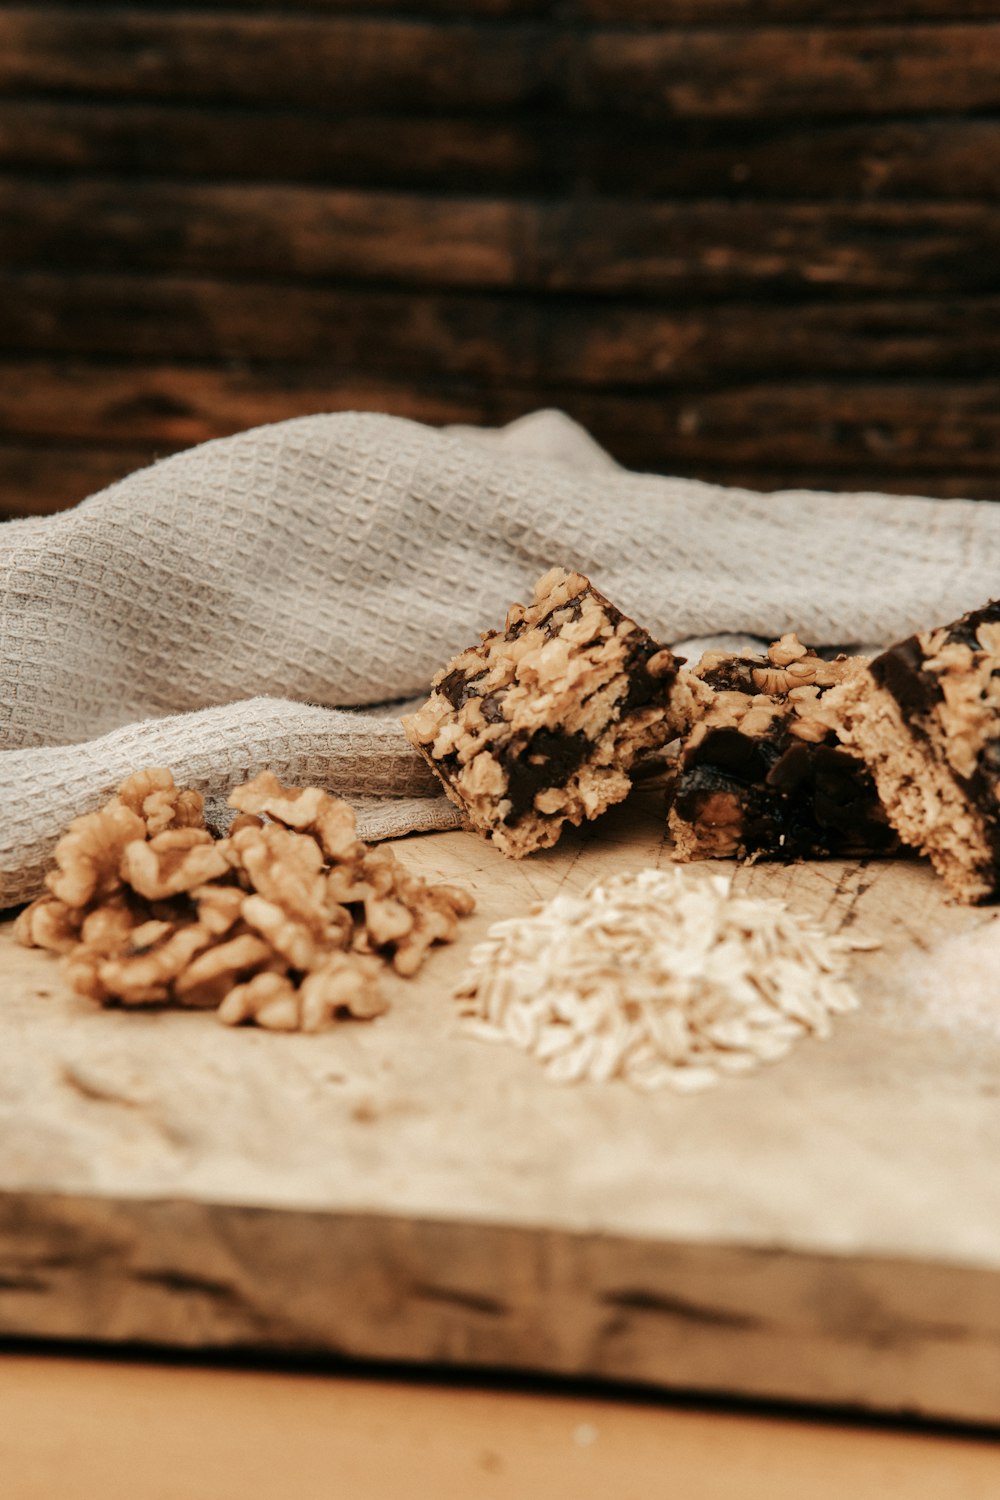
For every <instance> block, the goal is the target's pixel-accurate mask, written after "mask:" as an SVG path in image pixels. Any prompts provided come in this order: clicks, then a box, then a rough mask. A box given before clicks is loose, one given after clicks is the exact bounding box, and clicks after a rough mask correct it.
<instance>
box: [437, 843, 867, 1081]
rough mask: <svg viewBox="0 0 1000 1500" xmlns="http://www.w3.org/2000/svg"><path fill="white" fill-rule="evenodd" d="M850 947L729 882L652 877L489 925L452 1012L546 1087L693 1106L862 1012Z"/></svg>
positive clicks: (660, 873)
mask: <svg viewBox="0 0 1000 1500" xmlns="http://www.w3.org/2000/svg"><path fill="white" fill-rule="evenodd" d="M859 946H862V945H861V944H859V943H856V942H851V941H850V940H848V939H846V938H843V937H834V936H831V935H829V934H827V933H825V932H824V931H823V930H822V929H821V928H819V927H817V926H815V925H814V924H812V923H810V922H808V921H805V920H803V919H802V918H801V917H797V916H796V915H794V913H792V912H790V911H789V910H788V909H787V907H786V906H785V903H784V902H783V901H777V900H757V899H751V898H749V897H745V896H734V895H733V893H732V890H731V882H730V880H729V878H728V877H727V876H719V875H713V876H710V877H708V878H706V877H704V876H701V877H699V876H697V875H694V874H692V873H690V872H688V871H685V870H682V869H680V868H679V867H677V866H674V867H672V868H671V869H669V870H653V869H649V870H641V871H639V872H638V873H635V874H627V875H620V876H616V877H615V878H613V879H610V880H607V881H601V882H598V883H596V884H594V885H592V886H591V887H590V888H589V890H587V891H586V892H584V894H583V895H570V894H568V893H561V894H559V895H557V896H556V897H554V898H553V899H552V900H551V901H548V902H546V903H545V904H544V905H539V906H536V907H535V908H533V910H532V912H531V914H530V915H529V916H526V917H515V918H512V919H510V920H508V921H504V922H497V923H495V924H494V925H493V926H492V927H491V928H490V930H489V932H488V934H487V937H486V940H485V941H484V942H482V943H480V944H478V945H477V947H476V948H474V949H473V951H472V954H471V955H470V960H469V966H468V969H467V971H466V973H465V975H464V977H463V980H462V982H461V984H460V986H459V988H458V991H457V996H458V998H459V999H460V1000H461V1001H462V1011H463V1015H464V1017H465V1025H464V1029H465V1031H466V1032H467V1034H471V1035H473V1036H476V1037H479V1038H481V1039H484V1040H488V1041H506V1042H513V1043H514V1045H515V1046H518V1047H520V1048H521V1049H522V1050H523V1051H525V1052H528V1053H530V1054H531V1055H532V1056H534V1057H536V1058H537V1059H538V1060H539V1062H541V1063H542V1064H543V1066H544V1068H545V1071H546V1073H547V1074H548V1076H549V1078H551V1079H553V1080H555V1081H558V1082H561V1083H569V1082H576V1081H578V1080H584V1079H589V1080H590V1081H592V1082H598V1083H603V1082H606V1081H607V1080H609V1079H612V1078H623V1079H624V1080H625V1081H626V1082H628V1083H630V1084H632V1085H633V1086H634V1087H636V1088H639V1089H656V1088H660V1087H664V1086H665V1087H668V1088H674V1089H677V1090H680V1091H682V1092H693V1091H694V1090H697V1089H703V1088H708V1087H711V1086H712V1085H713V1084H715V1083H717V1082H718V1080H719V1078H720V1077H721V1076H722V1075H724V1074H728V1073H748V1072H750V1071H752V1070H753V1069H754V1068H756V1067H757V1066H758V1064H760V1063H762V1062H773V1061H775V1060H776V1059H777V1058H780V1057H784V1056H785V1054H786V1053H787V1052H789V1051H790V1050H791V1048H792V1046H793V1044H794V1043H795V1042H796V1041H798V1040H799V1038H801V1037H804V1036H808V1035H813V1036H817V1037H826V1036H829V1034H830V1030H831V1019H830V1018H831V1016H833V1015H837V1014H840V1013H842V1012H845V1011H850V1010H855V1009H856V1008H857V1004H858V1002H857V998H856V996H855V995H854V992H853V991H852V990H851V988H850V986H849V985H848V984H847V983H846V979H845V975H846V972H847V965H848V955H849V953H850V951H851V950H852V949H853V948H856V947H859Z"/></svg>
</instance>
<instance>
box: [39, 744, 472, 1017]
mask: <svg viewBox="0 0 1000 1500" xmlns="http://www.w3.org/2000/svg"><path fill="white" fill-rule="evenodd" d="M229 805H230V806H231V807H234V808H236V809H237V810H238V812H239V816H238V817H237V818H236V819H235V821H234V822H233V824H232V827H231V828H230V830H229V834H228V836H227V837H225V838H216V837H214V836H213V834H212V832H211V831H210V830H209V829H208V828H206V827H205V823H204V818H203V806H202V798H201V796H200V794H199V793H198V792H194V791H190V790H185V789H181V788H178V787H176V786H175V785H174V781H173V777H172V776H171V774H170V772H169V771H166V770H162V769H151V770H146V771H139V772H137V773H136V774H135V775H133V776H130V777H129V778H128V780H127V781H124V782H123V783H122V785H121V786H120V787H119V789H118V793H117V795H116V796H115V797H113V798H112V799H111V801H110V802H108V803H107V805H106V806H105V807H103V808H101V809H100V810H99V811H98V812H93V813H87V814H85V815H84V816H82V817H79V818H75V819H74V820H73V822H72V823H71V824H70V825H69V828H68V829H67V831H66V833H65V834H64V835H63V837H62V838H61V839H60V841H59V843H58V844H57V846H56V850H55V864H56V868H55V869H54V870H53V871H52V873H51V874H50V875H49V876H48V879H47V884H48V888H49V894H47V895H45V896H41V897H40V898H39V899H38V900H37V901H35V902H33V904H32V905H31V906H29V907H26V908H25V910H24V911H23V912H22V913H21V915H20V916H19V917H18V919H17V923H16V925H15V935H16V937H17V938H18V940H19V941H20V942H22V943H24V944H26V945H27V946H30V947H39V948H48V949H51V950H53V951H54V952H57V953H62V954H64V955H65V970H66V974H67V977H68V979H69V982H70V984H71V985H72V986H73V988H74V989H75V990H76V991H77V992H78V993H80V994H82V995H86V996H88V997H90V998H91V999H93V1000H97V1001H100V1002H102V1003H104V1004H121V1005H125V1006H142V1005H165V1004H175V1005H182V1006H194V1007H199V1008H202V1009H214V1010H216V1011H217V1013H218V1016H219V1019H220V1020H222V1021H225V1022H228V1023H229V1024H233V1025H235V1024H236V1023H238V1022H240V1021H255V1022H256V1023H257V1024H258V1025H260V1026H266V1027H268V1028H270V1029H271V1030H275V1031H295V1030H302V1031H317V1030H319V1029H320V1028H321V1027H323V1026H326V1025H328V1024H329V1023H330V1022H331V1021H332V1020H333V1019H334V1018H335V1017H336V1016H338V1015H351V1016H359V1017H368V1016H374V1015H378V1014H379V1013H380V1012H381V1011H383V1010H384V1009H385V1004H386V1003H385V1000H384V997H383V996H382V994H381V992H380V989H379V983H378V976H379V971H380V969H381V968H382V966H383V964H384V963H386V962H391V964H392V966H393V968H394V969H395V970H396V972H397V973H398V974H402V975H406V976H408V975H412V974H415V973H416V971H417V970H418V969H419V968H420V965H421V964H422V963H423V961H424V958H425V957H426V956H427V951H428V949H429V948H430V946H431V944H432V943H437V942H450V941H451V940H452V939H453V938H454V937H455V935H456V931H457V927H458V918H459V917H460V916H463V915H466V914H467V913H468V912H470V911H471V910H472V908H473V900H472V897H471V896H470V895H469V894H468V893H467V892H465V891H463V890H460V889H458V888H457V887H455V886H450V885H428V884H427V883H426V882H425V881H423V880H421V879H419V878H418V877H416V876H414V875H411V874H410V873H409V872H408V871H407V870H406V869H405V867H404V866H403V865H401V864H400V862H399V861H398V860H397V859H396V857H395V855H394V854H393V853H392V851H391V850H389V849H370V848H368V847H367V846H366V845H365V844H364V843H362V842H361V841H360V840H359V838H358V836H357V830H356V827H355V821H354V814H353V812H352V811H351V809H350V807H349V806H348V805H347V804H346V803H345V802H341V801H339V800H337V799H336V798H333V797H331V796H329V795H328V794H327V793H326V792H324V791H322V790H321V789H320V788H319V787H297V788H285V787H282V786H281V784H280V782H279V781H278V779H277V777H276V776H274V775H273V774H272V773H271V772H270V771H262V772H261V773H260V775H259V776H257V777H256V778H255V779H254V780H253V781H249V782H247V783H246V784H245V785H244V786H240V787H237V788H236V790H235V791H234V792H233V793H232V795H231V796H230V798H229Z"/></svg>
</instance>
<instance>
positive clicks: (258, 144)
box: [0, 0, 1000, 515]
mask: <svg viewBox="0 0 1000 1500" xmlns="http://www.w3.org/2000/svg"><path fill="white" fill-rule="evenodd" d="M0 225H2V230H0V356H2V357H3V359H4V360H5V362H6V359H7V356H12V357H15V358H17V359H20V358H23V359H24V361H25V363H24V366H23V368H22V370H21V371H20V373H18V372H17V371H16V370H15V369H14V368H13V365H11V366H9V367H7V368H5V372H4V375H5V381H6V382H7V389H8V390H9V389H11V388H13V387H16V385H17V382H18V380H19V379H23V380H25V381H27V380H31V379H36V378H37V381H38V384H37V388H36V391H35V394H34V398H33V399H32V398H31V397H30V396H29V397H28V398H27V399H26V400H21V399H18V400H16V401H13V402H12V403H11V404H10V406H9V407H8V412H7V416H6V419H5V420H4V422H3V430H2V433H0V515H4V514H18V513H27V512H32V511H44V510H46V509H52V508H56V507H57V506H62V505H66V504H70V503H73V502H74V501H75V500H78V499H80V498H82V497H83V496H84V495H85V494H86V493H87V492H88V490H89V489H91V488H93V486H94V482H95V481H96V479H97V478H98V477H103V478H106V479H110V478H112V477H118V475H119V474H120V473H122V472H124V471H125V470H126V469H127V467H128V464H127V463H126V462H125V454H126V451H127V452H128V453H130V454H133V455H138V454H140V453H141V454H144V455H145V454H146V451H147V450H146V448H145V444H146V443H147V442H149V443H151V444H154V445H156V446H155V451H156V452H163V451H168V449H169V447H170V446H171V445H176V444H178V443H184V442H187V441H194V440H195V435H196V436H197V437H199V438H200V437H204V436H214V435H218V434H221V433H224V432H227V431H230V430H231V429H232V427H233V426H234V425H235V426H247V425H249V424H250V423H252V422H255V421H258V420H274V419H276V418H278V417H280V416H284V415H289V414H295V413H297V412H300V411H305V410H309V409H310V402H312V403H314V404H317V405H326V404H331V405H334V406H339V405H347V404H358V405H361V406H364V407H370V406H373V405H377V404H378V400H379V398H380V394H381V396H382V398H383V399H384V402H385V409H386V410H390V411H393V412H397V413H401V414H406V415H412V416H416V417H419V418H420V419H422V420H428V421H448V420H460V421H470V422H487V423H490V422H498V421H503V420H505V419H507V418H508V417H510V416H517V415H519V414H521V413H522V412H523V411H525V410H528V409H530V408H531V406H533V405H534V406H538V405H552V404H557V405H561V406H563V407H564V408H565V409H566V410H568V411H569V412H570V414H571V415H573V416H575V417H577V418H578V419H579V420H581V421H584V422H588V423H592V424H593V425H594V429H595V434H596V435H597V436H598V437H599V439H600V440H601V441H602V442H603V443H604V444H605V445H606V446H607V447H608V448H609V449H610V451H612V452H613V453H614V454H615V456H616V457H617V458H619V459H620V460H621V461H622V462H623V463H625V464H626V465H629V466H631V467H638V468H648V469H655V470H659V471H674V472H684V473H688V474H691V475H694V476H695V477H702V478H716V479H720V480H724V481H732V482H736V483H744V484H747V485H750V486H751V487H757V488H765V489H766V488H773V487H782V486H787V485H805V486H813V487H830V486H831V484H832V485H833V487H839V486H842V487H845V488H858V487H861V488H868V489H885V490H896V489H906V490H912V491H916V492H921V493H928V494H940V495H955V494H963V493H964V494H969V495H977V496H979V495H981V496H987V497H989V496H993V495H995V494H996V493H997V490H998V488H1000V458H998V449H997V445H996V442H995V424H994V422H993V419H992V416H991V413H990V411H989V404H990V402H991V401H992V400H993V398H994V395H995V392H994V389H993V388H994V386H995V384H996V380H997V371H998V369H1000V366H998V363H997V353H998V350H997V343H998V338H1000V334H998V333H997V330H998V328H1000V320H998V319H997V316H996V313H997V304H998V299H1000V14H998V12H997V10H996V6H995V4H992V3H990V0H830V3H827V4H823V3H820V0H570V3H567V0H402V3H397V0H373V3H371V4H368V5H361V4H360V3H358V0H302V3H300V4H297V5H296V6H294V7H292V8H291V9H290V10H289V8H288V7H283V6H279V5H278V4H277V3H276V0H226V3H224V4H221V5H213V6H210V7H192V6H190V5H186V6H185V5H181V4H179V3H177V0H156V3H152V0H150V3H137V4H133V5H128V6H126V5H123V4H121V3H120V0H80V3H72V0H65V3H62V4H52V3H39V4H26V3H21V4H11V3H3V0H0ZM48 356H55V357H57V358H56V360H55V363H54V364H53V366H52V367H51V368H47V367H46V364H45V361H46V360H47V357H48ZM61 356H73V357H74V360H75V361H78V362H79V365H80V366H81V367H82V366H83V365H88V366H89V368H90V375H91V377H92V383H93V399H92V400H90V401H88V402H87V403H85V405H86V407H87V409H88V410H89V411H91V412H92V413H94V416H95V426H94V428H93V430H92V431H90V432H89V433H87V434H83V433H81V432H80V430H79V429H80V423H79V421H76V422H75V425H74V418H73V415H72V413H69V414H67V412H66V409H65V406H64V404H63V403H62V402H61V401H60V399H59V393H60V391H61V390H62V391H65V390H67V389H68V388H69V386H70V385H71V384H72V383H73V381H75V380H77V378H80V379H83V380H84V382H85V383H86V372H83V373H81V371H80V370H79V369H77V368H74V369H73V370H72V371H67V369H66V368H65V366H64V365H63V364H62V363H61V361H60V359H59V357H61ZM195 366H197V367H198V368H195ZM165 367H167V368H166V373H165ZM130 370H131V376H132V379H133V381H134V390H133V391H132V392H131V393H130V395H129V397H128V399H126V400H122V399H120V392H121V386H122V383H123V382H127V381H128V379H129V371H130ZM182 380H187V382H188V383H189V389H188V390H187V391H186V392H184V391H181V389H180V383H181V382H182ZM800 380H803V381H804V383H805V386H806V387H807V388H806V389H804V390H803V391H802V392H801V393H800V392H797V391H794V390H788V389H786V386H787V384H788V383H790V382H798V381H800ZM883 380H885V381H887V382H888V384H887V387H886V389H885V390H881V389H879V388H877V383H879V382H882V381H883ZM165 381H166V383H167V384H168V385H169V387H170V389H169V392H168V393H167V395H166V396H165V397H164V398H163V399H162V400H161V395H160V394H159V393H160V392H161V391H162V388H163V385H164V382H165ZM956 381H958V382H961V389H959V388H957V387H956V386H955V385H954V382H956ZM925 382H926V383H925ZM755 385H756V386H757V387H758V390H757V391H756V392H755V391H754V390H753V389H752V388H753V386H755ZM974 385H980V389H979V391H978V392H977V391H976V390H975V389H973V386H974ZM827 394H828V395H829V399H830V403H831V405H830V408H829V409H828V410H827V411H826V412H825V413H824V412H823V411H822V410H820V408H819V406H818V405H817V402H819V401H821V400H823V399H825V396H826V395H827ZM241 395H242V397H243V398H244V405H243V406H242V409H241V408H240V406H239V399H240V396H241ZM50 396H52V397H53V398H54V399H53V404H52V407H51V411H52V420H51V426H50V427H48V428H46V427H45V423H44V418H43V416H42V414H43V412H44V408H45V402H46V400H47V399H48V398H49V397H50ZM105 397H107V400H105V399H104V398H105ZM164 400H165V401H166V403H167V406H166V407H164V405H163V401H164ZM907 403H909V404H907ZM81 410H82V408H81ZM157 411H159V417H160V425H159V426H157ZM15 412H16V413H21V414H23V415H24V416H25V426H24V427H23V428H22V429H17V428H16V425H15V420H14V417H15ZM109 412H110V420H109ZM129 414H131V416H132V417H133V418H134V420H135V422H136V426H135V428H134V429H133V430H132V431H128V430H127V426H128V420H129ZM67 418H68V420H67ZM161 445H162V446H161ZM118 449H120V450H121V451H120V455H119V456H116V450H118ZM33 453H35V454H37V462H38V469H37V471H36V470H35V469H34V468H33V466H32V463H31V455H32V454H33ZM149 456H152V454H150V455H149ZM77 460H78V462H79V467H78V471H77V477H76V480H75V481H74V479H73V477H72V474H71V473H70V472H69V471H68V469H66V468H64V467H63V466H66V465H71V464H72V463H73V462H75V461H77Z"/></svg>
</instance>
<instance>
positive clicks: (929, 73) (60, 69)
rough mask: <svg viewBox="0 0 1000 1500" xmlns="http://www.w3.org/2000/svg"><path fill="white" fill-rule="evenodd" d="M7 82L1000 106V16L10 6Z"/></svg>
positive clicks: (628, 106)
mask: <svg viewBox="0 0 1000 1500" xmlns="http://www.w3.org/2000/svg"><path fill="white" fill-rule="evenodd" d="M0 89H3V90H5V91H11V92H21V91H23V92H32V91H33V92H45V91H48V90H53V89H60V90H65V91H66V92H69V93H81V94H88V93H93V92H95V91H99V92H101V93H102V94H104V95H105V96H108V97H115V96H126V97H128V96H132V97H135V96H136V95H139V96H145V97H152V98H156V97H161V98H162V97H169V98H175V99H198V98H202V99H204V98H205V97H211V98H213V99H218V100H220V101H233V100H244V101H245V100H254V101H260V102H261V103H267V104H269V103H279V104H280V103H288V102H297V103H303V104H306V105H310V104H312V105H315V104H321V105H323V106H324V107H325V108H327V109H328V110H331V111H334V110H336V111H338V112H345V113H346V112H350V111H351V110H354V109H357V108H359V107H360V108H372V107H375V108H378V107H380V106H381V107H385V106H391V107H393V108H397V109H400V108H401V109H408V108H417V109H420V108H423V109H426V108H435V109H440V108H443V109H448V108H453V107H456V106H459V107H460V106H463V105H464V106H467V107H471V108H475V109H478V110H489V109H492V108H495V107H497V106H511V105H521V106H527V105H532V104H536V103H550V104H553V105H555V106H558V107H562V108H567V109H569V110H573V111H576V110H581V111H588V110H599V111H601V112H603V113H610V114H612V115H614V114H618V113H626V114H639V115H642V116H652V117H656V116H668V117H670V118H672V119H673V118H688V119H745V118H748V117H749V118H752V119H761V118H764V119H767V118H782V117H783V118H795V117H801V116H803V115H807V116H821V117H824V116H844V115H858V114H860V115H891V114H905V113H908V112H909V113H925V112H926V111H928V110H940V111H957V112H965V111H968V110H975V109H989V108H996V107H997V106H998V105H1000V27H998V26H997V25H996V24H994V23H993V22H990V21H984V22H976V21H965V22H962V23H952V24H943V23H940V22H936V23H935V24H933V25H924V24H921V23H920V22H919V21H916V20H911V21H909V22H907V23H905V24H904V25H890V24H885V23H884V22H882V23H880V24H878V25H874V26H859V25H855V26H852V25H848V24H839V25H835V26H822V25H813V26H810V27H809V28H808V29H806V30H805V31H804V32H802V33H799V32H797V31H796V30H794V29H792V28H789V27H788V26H768V25H761V24H757V25H754V26H752V27H747V26H740V27H734V28H731V29H725V28H720V27H718V26H713V27H711V28H704V27H699V26H697V25H692V26H689V27H685V28H684V29H677V30H674V29H671V28H668V27H662V28H660V29H659V30H657V31H655V32H650V31H641V32H634V33H633V32H629V31H627V30H623V29H619V28H618V27H608V28H590V27H588V28H582V27H572V26H567V25H565V24H555V25H551V26H537V25H534V24H532V23H531V22H525V23H517V24H511V25H507V26H503V27H496V26H482V25H475V24H472V23H469V22H463V21H454V22H453V23H452V24H450V25H448V26H447V27H445V26H442V25H441V24H440V23H435V22H433V21H424V20H413V19H409V20H402V21H400V20H396V19H394V18H392V19H389V18H382V17H378V18H375V19H371V18H368V19H358V18H356V17H351V18H342V17H327V16H311V15H295V14H292V15H287V14H283V15H266V14H265V15H249V16H247V15H241V14H239V13H236V14H232V13H226V12H212V13H208V14H205V13H198V12H191V11H181V12H176V13H173V14H171V13H169V12H167V13H163V12H160V11H154V12H150V11H143V10H134V9H114V10H110V11H109V10H104V11H102V10H99V9H98V10H93V11H91V10H88V9H78V8H74V7H72V6H69V7H67V6H48V5H33V6H23V7H17V6H13V7H5V8H2V9H0Z"/></svg>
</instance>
